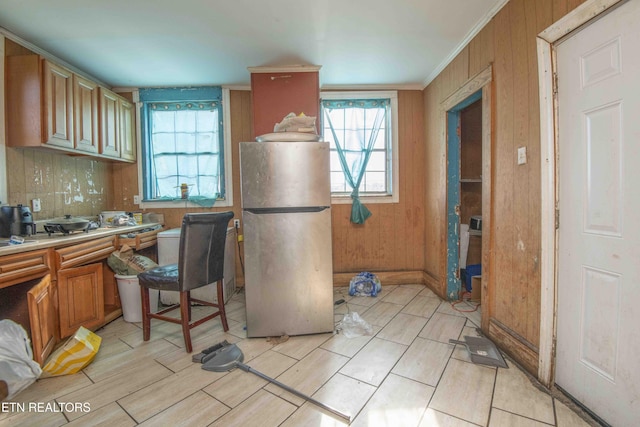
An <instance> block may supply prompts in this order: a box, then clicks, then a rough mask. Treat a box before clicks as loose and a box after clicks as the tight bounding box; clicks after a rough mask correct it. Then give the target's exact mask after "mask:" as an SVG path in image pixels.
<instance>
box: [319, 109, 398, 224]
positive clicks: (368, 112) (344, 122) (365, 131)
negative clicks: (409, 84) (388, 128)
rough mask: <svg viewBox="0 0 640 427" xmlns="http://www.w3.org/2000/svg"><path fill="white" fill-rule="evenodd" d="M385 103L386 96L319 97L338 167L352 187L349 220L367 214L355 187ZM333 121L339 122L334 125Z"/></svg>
mask: <svg viewBox="0 0 640 427" xmlns="http://www.w3.org/2000/svg"><path fill="white" fill-rule="evenodd" d="M389 105H390V101H389V100H388V99H349V100H324V101H322V106H323V107H324V111H325V115H324V117H325V118H326V120H327V123H328V124H329V128H330V129H331V134H332V136H333V140H334V142H335V145H336V151H337V152H338V158H339V159H340V165H341V167H342V171H343V172H344V176H345V179H346V181H347V184H348V185H349V186H350V187H351V189H352V192H351V199H352V206H351V222H353V223H354V224H364V222H365V221H366V220H367V218H369V217H370V216H371V211H369V209H367V207H366V206H365V205H363V204H362V202H361V201H360V195H359V188H360V184H361V183H362V179H363V178H364V174H365V171H366V169H367V163H368V162H369V158H370V157H371V152H372V151H373V147H374V144H375V142H376V138H377V137H378V132H379V131H380V126H381V125H382V123H383V122H384V120H385V119H386V117H387V114H386V113H387V110H388V107H389ZM334 122H340V124H339V125H336V126H334Z"/></svg>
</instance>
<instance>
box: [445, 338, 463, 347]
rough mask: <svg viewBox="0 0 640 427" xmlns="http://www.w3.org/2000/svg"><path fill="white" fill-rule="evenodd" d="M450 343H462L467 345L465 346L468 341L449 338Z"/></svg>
mask: <svg viewBox="0 0 640 427" xmlns="http://www.w3.org/2000/svg"><path fill="white" fill-rule="evenodd" d="M449 344H460V345H463V346H465V347H466V346H467V343H466V342H464V341H458V340H454V339H449Z"/></svg>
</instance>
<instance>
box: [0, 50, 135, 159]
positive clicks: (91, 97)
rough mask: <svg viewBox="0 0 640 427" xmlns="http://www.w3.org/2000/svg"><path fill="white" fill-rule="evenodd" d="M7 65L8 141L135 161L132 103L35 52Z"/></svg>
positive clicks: (15, 144) (7, 60)
mask: <svg viewBox="0 0 640 427" xmlns="http://www.w3.org/2000/svg"><path fill="white" fill-rule="evenodd" d="M5 67H6V69H5V74H6V85H5V91H6V112H7V113H6V114H7V120H6V122H7V145H9V146H10V147H33V148H48V149H54V150H58V151H64V152H67V153H70V154H86V155H92V156H95V157H100V158H105V157H106V158H109V159H113V160H123V161H127V162H131V161H135V159H136V151H135V148H136V143H135V141H136V138H135V135H136V131H135V114H134V111H135V110H134V106H133V104H132V103H130V102H129V101H127V100H126V99H125V98H122V97H121V96H119V95H117V94H115V93H114V92H112V91H110V90H108V89H105V88H103V87H99V86H98V84H97V83H95V82H93V81H91V80H89V79H86V78H83V77H81V76H79V75H77V74H74V73H73V72H71V71H69V70H67V69H66V68H64V67H61V66H59V65H57V64H55V63H53V62H50V61H49V60H46V59H43V58H41V57H40V56H38V55H35V54H33V55H15V56H7V57H6V58H5Z"/></svg>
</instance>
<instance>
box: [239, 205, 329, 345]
mask: <svg viewBox="0 0 640 427" xmlns="http://www.w3.org/2000/svg"><path fill="white" fill-rule="evenodd" d="M243 220H244V235H245V240H244V244H245V249H244V254H245V260H246V263H245V265H246V273H245V274H246V275H245V296H246V304H247V336H249V337H264V336H280V335H284V334H288V335H300V334H311V333H320V332H331V331H332V330H333V269H332V256H331V209H325V210H324V211H322V212H317V213H287V214H252V213H250V212H247V211H244V212H243Z"/></svg>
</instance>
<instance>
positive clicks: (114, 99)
mask: <svg viewBox="0 0 640 427" xmlns="http://www.w3.org/2000/svg"><path fill="white" fill-rule="evenodd" d="M118 140H119V135H118V95H116V94H115V93H113V92H111V91H109V90H107V89H104V88H100V154H104V155H105V156H110V157H117V158H119V157H120V144H119V143H118V142H119V141H118Z"/></svg>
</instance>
